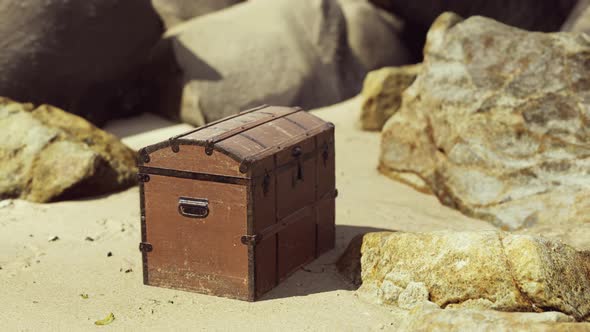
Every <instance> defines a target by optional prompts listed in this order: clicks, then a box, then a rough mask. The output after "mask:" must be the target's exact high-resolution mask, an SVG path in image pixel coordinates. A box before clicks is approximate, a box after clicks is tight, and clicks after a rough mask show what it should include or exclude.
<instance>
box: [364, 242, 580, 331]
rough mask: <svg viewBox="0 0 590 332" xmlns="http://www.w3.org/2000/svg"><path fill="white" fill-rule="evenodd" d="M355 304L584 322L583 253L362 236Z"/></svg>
mask: <svg viewBox="0 0 590 332" xmlns="http://www.w3.org/2000/svg"><path fill="white" fill-rule="evenodd" d="M362 242H363V243H362V247H361V278H362V286H361V287H360V288H359V294H360V295H361V297H363V298H366V299H370V300H371V301H372V302H377V303H384V304H397V305H398V306H400V307H402V308H406V309H410V308H414V307H417V306H421V307H423V308H430V309H436V308H437V307H440V308H445V309H452V308H454V309H457V308H462V309H465V308H468V309H479V310H481V309H495V310H499V311H530V312H544V311H559V312H562V313H564V314H566V315H570V316H572V317H574V318H575V319H576V320H578V321H584V320H590V252H581V251H576V250H575V249H573V248H572V247H570V246H567V245H565V244H563V243H561V242H556V241H550V240H547V239H545V238H541V237H534V236H528V235H511V234H508V233H502V232H496V231H481V232H446V231H444V232H431V233H388V232H381V233H368V234H366V235H364V237H363V241H362Z"/></svg>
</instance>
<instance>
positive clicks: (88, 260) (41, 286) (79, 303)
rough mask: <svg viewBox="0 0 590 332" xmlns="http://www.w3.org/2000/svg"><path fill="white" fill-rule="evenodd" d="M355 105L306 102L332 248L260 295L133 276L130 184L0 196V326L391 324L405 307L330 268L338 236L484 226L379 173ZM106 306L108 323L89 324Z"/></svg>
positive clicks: (168, 126) (144, 131) (152, 120)
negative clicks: (321, 129)
mask: <svg viewBox="0 0 590 332" xmlns="http://www.w3.org/2000/svg"><path fill="white" fill-rule="evenodd" d="M359 109H360V107H359V99H358V98H355V99H352V100H349V101H346V102H344V103H341V104H338V105H334V106H330V107H327V108H324V109H319V110H316V111H314V113H315V114H316V115H318V116H320V117H322V118H324V119H326V120H328V121H332V122H333V123H334V124H335V125H336V156H337V157H336V162H337V165H336V169H337V171H336V172H337V174H336V176H337V187H338V191H339V196H338V199H337V213H336V223H337V229H336V236H337V241H336V249H335V250H332V251H331V252H329V253H327V254H325V255H323V256H321V257H320V258H319V259H318V260H316V261H315V262H313V263H311V264H310V265H308V266H306V268H305V269H301V270H299V271H297V272H296V273H295V274H293V275H292V276H291V277H290V278H288V279H287V280H286V281H285V282H283V283H282V284H280V285H279V286H278V287H276V288H275V289H273V290H272V291H270V292H269V293H267V294H266V295H265V296H264V297H263V298H262V299H261V300H260V301H259V302H255V303H247V302H242V301H238V300H230V299H224V298H218V297H213V296H206V295H201V294H194V293H188V292H183V291H176V290H170V289H163V288H156V287H150V286H144V285H143V283H142V272H141V255H140V252H139V251H138V243H139V241H140V227H139V194H138V188H137V187H133V188H130V189H128V190H126V191H123V192H119V193H114V194H111V195H106V196H102V197H94V198H89V199H83V200H77V201H67V202H58V203H51V204H34V203H29V202H26V201H21V200H5V201H0V267H1V270H0V299H1V302H0V303H1V304H0V306H1V307H0V322H1V324H2V325H1V326H0V330H11V331H12V330H24V331H39V330H86V329H101V328H103V329H104V328H108V329H115V330H145V329H156V330H164V329H166V330H168V329H175V330H191V331H192V330H238V329H240V330H279V329H281V330H287V331H291V330H298V331H305V330H314V331H315V330H334V331H358V330H378V329H383V328H386V329H395V328H396V326H398V325H399V324H400V322H401V321H402V320H403V319H404V317H405V315H406V312H405V311H403V310H400V309H393V308H386V307H381V306H378V305H372V304H367V303H364V302H363V301H361V300H360V299H359V298H358V297H357V296H356V295H355V292H354V290H353V289H352V288H351V285H349V284H348V283H347V282H346V281H345V280H344V279H343V278H342V277H341V276H340V275H339V274H338V273H337V272H336V269H335V267H334V265H333V263H334V262H335V261H336V260H337V259H338V257H339V255H340V254H341V253H342V251H343V250H344V248H345V247H346V246H347V245H348V242H349V240H350V239H351V238H352V237H353V236H354V235H356V234H359V233H363V232H367V231H373V230H382V229H386V230H397V231H431V230H480V229H493V228H494V227H492V226H491V225H490V224H488V223H486V222H484V221H481V220H475V219H471V218H468V217H466V216H464V215H462V214H461V213H459V212H457V211H455V210H452V209H450V208H447V207H445V206H442V205H441V204H440V203H439V202H438V200H437V199H436V198H435V197H434V196H431V195H427V194H423V193H420V192H418V191H416V190H414V189H412V188H411V187H408V186H406V185H404V184H402V183H398V182H395V181H393V180H391V179H389V178H387V177H384V176H382V175H380V174H379V173H378V172H377V170H376V167H377V159H378V151H379V139H380V137H379V133H374V132H373V133H370V132H363V131H361V130H360V129H358V126H357V118H358V114H359ZM106 129H107V130H109V131H110V132H112V133H114V134H116V135H117V136H119V137H121V138H122V139H123V141H124V142H125V143H126V144H128V145H129V146H131V147H132V148H134V149H138V148H140V147H142V146H145V145H148V144H152V143H156V142H158V141H160V140H164V139H167V138H168V137H170V136H173V135H176V134H179V133H182V132H184V131H186V130H188V129H190V126H187V125H183V124H180V125H179V124H173V123H170V122H168V121H166V120H163V119H160V118H158V117H156V116H153V115H143V116H140V117H138V118H134V119H126V120H121V121H117V122H116V123H112V124H110V125H109V126H107V128H106ZM109 253H111V256H110V257H109ZM80 294H87V295H88V298H87V299H84V298H82V296H81V295H80ZM110 312H112V313H113V314H114V316H115V318H116V319H115V321H114V322H113V323H111V324H110V325H109V326H106V327H104V326H103V327H101V326H95V325H94V322H95V321H96V320H98V319H102V318H104V317H105V316H107V314H108V313H110Z"/></svg>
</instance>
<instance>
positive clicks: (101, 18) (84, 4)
mask: <svg viewBox="0 0 590 332" xmlns="http://www.w3.org/2000/svg"><path fill="white" fill-rule="evenodd" d="M162 31H163V30H162V22H161V21H160V19H159V17H158V15H157V13H156V12H155V11H154V9H153V7H152V6H151V4H150V2H149V1H147V0H84V1H64V0H19V1H13V0H0V50H1V52H0V72H2V75H0V96H6V97H8V98H12V99H14V100H26V101H30V102H33V103H35V104H42V103H47V104H51V105H55V106H57V107H60V108H62V109H67V110H68V111H69V112H70V113H74V114H78V115H80V116H82V117H84V118H86V119H88V120H89V121H91V122H93V123H95V124H102V123H104V122H105V121H106V120H109V119H112V118H115V117H120V116H124V115H127V114H131V113H133V112H134V111H137V108H138V105H139V104H140V102H141V98H142V91H143V90H142V87H141V84H139V80H140V76H141V75H140V74H141V65H142V63H143V62H144V61H145V60H147V57H148V53H149V51H150V49H151V48H152V47H153V45H155V44H156V42H157V41H158V40H159V38H160V37H161V34H162Z"/></svg>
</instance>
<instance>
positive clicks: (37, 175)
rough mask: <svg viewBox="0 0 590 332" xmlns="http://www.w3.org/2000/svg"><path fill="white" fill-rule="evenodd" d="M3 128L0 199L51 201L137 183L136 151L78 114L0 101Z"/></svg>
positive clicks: (43, 106)
mask: <svg viewBox="0 0 590 332" xmlns="http://www.w3.org/2000/svg"><path fill="white" fill-rule="evenodd" d="M0 128H2V130H0V199H6V198H22V199H26V200H29V201H34V202H49V201H55V200H63V199H72V198H78V197H85V196H92V195H100V194H105V193H110V192H112V191H115V190H121V189H124V188H127V187H129V186H130V185H133V184H134V183H135V176H136V173H137V170H136V167H135V160H136V154H135V152H134V151H132V150H131V149H129V148H128V147H126V146H125V145H123V143H121V142H120V141H119V140H118V139H117V138H116V137H114V136H112V135H111V134H108V133H106V132H104V131H102V130H100V129H98V128H96V127H94V126H93V125H91V124H90V123H88V122H87V121H86V120H84V119H82V118H80V117H78V116H75V115H72V114H69V113H67V112H64V111H62V110H60V109H58V108H55V107H52V106H49V105H41V106H39V107H37V108H35V107H33V106H32V105H31V104H20V103H16V102H13V101H11V100H8V99H5V98H0Z"/></svg>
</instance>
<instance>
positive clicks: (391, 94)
mask: <svg viewBox="0 0 590 332" xmlns="http://www.w3.org/2000/svg"><path fill="white" fill-rule="evenodd" d="M420 68H421V65H420V64H417V65H408V66H401V67H385V68H381V69H378V70H374V71H372V72H370V73H368V74H367V76H366V77H365V82H364V83H363V90H362V92H361V95H362V98H363V104H362V111H361V120H360V122H361V128H362V129H364V130H381V128H383V125H384V124H385V122H386V121H387V119H389V118H390V117H391V116H392V115H393V114H395V112H397V111H398V109H399V107H400V106H401V103H402V93H403V92H404V90H406V89H407V88H408V87H409V86H410V85H411V84H412V83H413V82H414V80H415V79H416V75H418V73H419V72H420Z"/></svg>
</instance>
